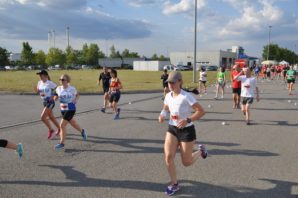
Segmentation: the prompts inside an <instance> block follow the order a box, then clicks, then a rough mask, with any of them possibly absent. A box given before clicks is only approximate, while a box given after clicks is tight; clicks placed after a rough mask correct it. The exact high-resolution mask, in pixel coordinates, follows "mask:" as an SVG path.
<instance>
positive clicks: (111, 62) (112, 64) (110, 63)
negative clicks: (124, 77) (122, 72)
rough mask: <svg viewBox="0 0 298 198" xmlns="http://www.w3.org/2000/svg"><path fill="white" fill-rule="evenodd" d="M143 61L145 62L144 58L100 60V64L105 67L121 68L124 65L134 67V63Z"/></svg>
mask: <svg viewBox="0 0 298 198" xmlns="http://www.w3.org/2000/svg"><path fill="white" fill-rule="evenodd" d="M141 60H144V58H123V59H121V58H100V59H98V64H99V65H100V66H105V67H115V68H120V67H121V66H122V65H123V64H124V65H131V66H132V65H133V62H134V61H141Z"/></svg>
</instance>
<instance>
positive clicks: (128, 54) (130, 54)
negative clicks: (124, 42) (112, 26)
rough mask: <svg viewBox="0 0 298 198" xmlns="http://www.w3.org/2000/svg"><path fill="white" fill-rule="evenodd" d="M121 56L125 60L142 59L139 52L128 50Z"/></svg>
mask: <svg viewBox="0 0 298 198" xmlns="http://www.w3.org/2000/svg"><path fill="white" fill-rule="evenodd" d="M121 56H122V57H123V58H140V56H139V55H138V53H137V52H130V51H129V50H128V49H125V50H123V52H122V54H121Z"/></svg>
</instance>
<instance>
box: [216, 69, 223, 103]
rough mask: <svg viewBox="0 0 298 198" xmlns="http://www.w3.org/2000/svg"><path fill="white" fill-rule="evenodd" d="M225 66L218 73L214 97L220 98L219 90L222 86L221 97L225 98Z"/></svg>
mask: <svg viewBox="0 0 298 198" xmlns="http://www.w3.org/2000/svg"><path fill="white" fill-rule="evenodd" d="M225 70H226V69H225V67H220V71H219V72H218V73H217V77H216V82H217V85H216V94H215V97H214V99H217V98H218V92H219V89H220V88H221V98H224V92H225V86H226V73H225Z"/></svg>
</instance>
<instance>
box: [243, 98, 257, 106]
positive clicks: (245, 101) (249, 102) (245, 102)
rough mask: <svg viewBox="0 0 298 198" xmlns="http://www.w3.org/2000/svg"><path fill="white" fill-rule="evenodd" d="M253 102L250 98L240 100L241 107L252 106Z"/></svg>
mask: <svg viewBox="0 0 298 198" xmlns="http://www.w3.org/2000/svg"><path fill="white" fill-rule="evenodd" d="M253 102H254V98H251V97H243V98H242V104H243V105H246V104H252V103H253Z"/></svg>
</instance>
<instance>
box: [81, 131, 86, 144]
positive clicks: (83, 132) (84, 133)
mask: <svg viewBox="0 0 298 198" xmlns="http://www.w3.org/2000/svg"><path fill="white" fill-rule="evenodd" d="M81 135H82V137H83V140H84V141H86V140H87V132H86V131H85V129H83V130H82V133H81Z"/></svg>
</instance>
